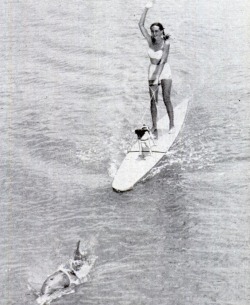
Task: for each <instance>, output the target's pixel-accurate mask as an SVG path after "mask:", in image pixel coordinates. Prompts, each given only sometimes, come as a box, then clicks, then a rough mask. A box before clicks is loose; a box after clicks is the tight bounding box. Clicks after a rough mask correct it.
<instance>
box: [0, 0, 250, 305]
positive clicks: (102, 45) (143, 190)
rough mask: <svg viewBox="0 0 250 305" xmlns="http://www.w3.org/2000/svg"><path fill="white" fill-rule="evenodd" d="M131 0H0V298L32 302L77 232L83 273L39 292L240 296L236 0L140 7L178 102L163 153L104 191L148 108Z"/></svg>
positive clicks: (244, 158) (245, 174) (83, 299)
mask: <svg viewBox="0 0 250 305" xmlns="http://www.w3.org/2000/svg"><path fill="white" fill-rule="evenodd" d="M144 4H145V3H144V1H142V0H136V1H133V2H132V1H121V0H117V1H115V0H106V1H104V0H86V1H79V0H75V1H71V2H68V3H66V2H65V1H64V2H63V1H59V0H54V1H48V0H44V1H34V0H33V1H30V0H26V1H22V0H19V1H17V0H16V1H2V2H1V3H0V8H1V12H2V18H1V20H0V24H1V27H0V59H1V65H0V131H1V145H0V152H1V164H0V166H1V171H0V183H1V195H0V198H1V208H2V209H1V218H0V219H1V232H2V234H1V235H0V253H1V256H0V263H1V264H0V273H1V280H2V281H1V286H0V303H1V304H3V305H7V304H8V305H14V304H26V305H29V304H35V297H34V296H33V295H32V293H31V292H30V291H29V290H28V288H27V285H28V284H29V283H31V284H32V285H35V286H36V287H40V286H41V285H42V283H43V281H44V280H45V279H46V277H47V276H48V275H49V274H51V273H53V272H54V271H55V270H56V269H57V267H58V266H59V265H60V264H62V263H63V262H65V261H66V260H67V259H68V258H69V257H70V256H71V254H72V252H73V250H74V247H75V244H76V242H77V240H81V241H82V247H83V248H86V249H89V251H90V252H91V253H93V254H94V255H97V256H98V259H97V261H96V264H95V267H94V269H93V270H92V272H91V280H90V281H89V282H88V283H86V284H85V285H82V286H80V287H78V288H77V289H76V293H75V294H71V295H67V296H65V297H63V298H61V299H59V300H57V301H55V302H54V304H61V305H66V304H71V305H79V304H84V305H90V304H95V305H97V304H101V305H117V304H119V305H132V304H133V305H134V304H137V305H149V304H152V303H153V304H159V305H166V304H169V305H208V304H209V305H210V304H213V305H215V304H216V305H222V304H223V305H224V304H225V305H247V304H250V290H249V287H250V275H249V274H250V273H249V271H250V270H249V269H250V267H249V262H250V258H249V237H250V235H249V232H250V230H249V228H250V227H249V224H250V209H249V195H250V193H249V182H250V171H249V169H250V162H249V160H250V159H249V152H250V145H249V143H250V142H249V140H250V128H249V127H250V120H249V116H250V112H249V102H250V85H249V84H250V57H249V54H250V44H249V41H250V37H249V35H250V34H249V33H250V32H249V28H250V27H249V26H250V21H249V20H250V19H249V12H250V6H249V2H248V1H247V0H239V1H237V2H235V1H229V0H221V1H220V2H219V3H218V1H215V0H211V1H204V0H199V1H198V0H195V1H192V2H190V1H184V0H180V1H178V2H176V1H173V0H170V1H169V2H166V1H157V3H156V4H155V6H154V7H153V9H152V10H150V12H149V14H148V19H147V22H146V25H147V26H149V25H150V24H151V23H152V22H154V21H160V22H162V23H163V24H164V26H165V28H166V32H169V33H170V34H171V49H170V56H169V61H170V65H171V69H172V74H173V90H172V100H173V104H174V105H177V104H178V103H179V102H180V101H181V100H182V99H183V98H186V97H189V98H190V99H191V102H190V106H189V111H188V114H187V118H186V122H185V126H184V128H183V130H182V132H181V134H180V136H179V138H178V140H177V141H176V142H175V144H174V145H173V147H172V148H171V150H170V151H169V153H168V154H167V155H166V157H165V158H164V159H163V160H162V162H161V163H160V164H159V165H158V166H157V167H156V168H154V169H153V170H152V171H151V172H150V173H149V174H148V175H147V176H146V177H145V179H144V180H143V181H141V182H140V183H139V184H138V185H137V186H136V187H135V188H134V190H133V191H131V192H128V193H123V194H118V193H115V192H113V191H112V189H111V184H112V179H113V177H114V175H115V172H116V170H117V168H118V166H119V164H120V163H121V161H122V159H123V158H124V151H125V150H126V148H127V147H128V146H129V144H130V143H131V141H133V132H132V131H133V130H134V129H135V128H136V127H138V124H139V122H141V120H142V115H143V113H145V118H144V120H145V121H146V123H150V113H149V97H148V88H147V67H148V58H147V45H146V42H145V41H144V39H143V37H142V36H141V34H140V32H139V29H138V20H139V18H140V14H141V12H142V8H143V5H144ZM147 109H148V111H147ZM164 114H165V109H164V107H163V103H162V101H161V100H160V102H159V115H160V116H162V115H164Z"/></svg>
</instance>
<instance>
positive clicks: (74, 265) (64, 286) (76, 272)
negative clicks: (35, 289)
mask: <svg viewBox="0 0 250 305" xmlns="http://www.w3.org/2000/svg"><path fill="white" fill-rule="evenodd" d="M96 258H97V257H96V256H93V255H89V254H88V253H87V252H86V251H83V252H81V251H80V241H78V242H77V245H76V250H75V251H74V255H73V259H70V260H69V261H68V262H67V263H66V264H64V265H61V266H59V268H58V270H57V271H56V272H54V273H53V274H51V275H50V276H49V277H48V278H47V279H46V280H45V282H44V283H43V285H42V288H41V291H40V293H39V297H38V298H37V302H38V304H40V305H45V304H49V303H50V302H51V301H52V300H54V299H56V298H58V297H60V296H61V295H63V294H67V293H72V292H74V288H75V287H76V286H77V285H80V284H82V283H85V282H87V280H88V278H87V276H88V274H89V272H90V270H91V268H92V267H93V265H94V263H95V261H96Z"/></svg>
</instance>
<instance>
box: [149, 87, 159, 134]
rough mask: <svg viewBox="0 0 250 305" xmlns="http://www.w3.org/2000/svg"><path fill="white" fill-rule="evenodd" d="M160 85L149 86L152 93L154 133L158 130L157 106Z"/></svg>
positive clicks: (151, 105)
mask: <svg viewBox="0 0 250 305" xmlns="http://www.w3.org/2000/svg"><path fill="white" fill-rule="evenodd" d="M158 91H159V90H158V86H156V85H154V86H149V93H150V110H151V117H152V129H151V131H152V133H154V132H156V131H157V106H156V103H158Z"/></svg>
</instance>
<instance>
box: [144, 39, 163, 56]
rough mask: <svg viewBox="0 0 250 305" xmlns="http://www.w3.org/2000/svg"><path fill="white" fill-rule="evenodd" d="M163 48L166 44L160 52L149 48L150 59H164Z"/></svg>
mask: <svg viewBox="0 0 250 305" xmlns="http://www.w3.org/2000/svg"><path fill="white" fill-rule="evenodd" d="M163 46H164V42H163V44H162V46H161V49H160V50H158V51H154V50H153V49H151V48H149V49H148V56H149V58H150V59H157V60H160V59H161V58H162V54H163V50H162V49H163Z"/></svg>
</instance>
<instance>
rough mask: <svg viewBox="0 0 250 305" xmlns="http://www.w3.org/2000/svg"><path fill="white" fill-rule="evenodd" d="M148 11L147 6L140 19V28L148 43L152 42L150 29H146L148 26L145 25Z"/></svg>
mask: <svg viewBox="0 0 250 305" xmlns="http://www.w3.org/2000/svg"><path fill="white" fill-rule="evenodd" d="M147 12H148V7H145V8H144V10H143V13H142V15H141V18H140V21H139V28H140V30H141V32H142V35H143V36H144V37H145V38H146V39H147V41H148V43H150V42H151V36H150V35H149V33H148V31H147V30H146V28H145V26H144V23H145V19H146V15H147Z"/></svg>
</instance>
